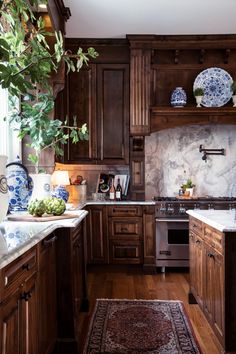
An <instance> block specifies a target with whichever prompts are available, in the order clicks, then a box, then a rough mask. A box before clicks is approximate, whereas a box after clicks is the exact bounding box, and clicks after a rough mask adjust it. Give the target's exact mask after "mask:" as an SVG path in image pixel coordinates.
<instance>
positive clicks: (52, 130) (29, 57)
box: [0, 0, 98, 172]
mask: <svg viewBox="0 0 236 354" xmlns="http://www.w3.org/2000/svg"><path fill="white" fill-rule="evenodd" d="M39 3H47V1H46V0H43V1H42V0H40V1H39V0H31V1H28V0H2V1H1V0H0V85H1V86H2V88H6V89H8V92H9V93H10V95H11V96H12V102H14V97H19V96H20V95H21V97H22V98H23V99H22V102H21V104H20V109H19V110H17V109H16V105H15V104H13V107H14V109H13V110H12V113H11V116H10V121H11V123H12V124H13V125H14V127H15V128H17V129H19V137H20V138H21V139H23V138H24V137H25V136H26V135H27V136H29V137H30V142H29V143H28V146H30V147H31V148H33V149H34V151H35V154H30V155H29V157H28V158H29V160H30V161H31V162H33V163H34V164H35V165H36V172H38V171H39V161H40V154H41V153H42V152H43V151H44V150H45V149H47V148H53V149H54V150H55V153H56V155H58V154H62V148H61V146H62V145H63V144H66V143H67V141H68V139H72V142H74V143H77V142H78V141H80V140H86V139H88V130H87V126H86V124H84V125H82V127H77V123H76V118H75V117H74V124H73V126H69V125H68V124H67V119H65V120H64V122H62V121H61V120H58V119H54V120H53V119H52V112H53V108H54V98H53V95H52V91H51V86H50V79H51V76H52V73H53V72H57V70H58V68H59V66H60V65H61V63H62V62H64V63H65V65H66V66H67V73H68V72H69V71H70V70H72V71H76V70H77V71H79V70H80V69H81V67H82V66H83V65H84V64H85V65H87V64H88V61H89V59H90V58H96V57H97V56H98V53H97V52H96V51H95V49H94V48H89V49H88V50H87V51H86V52H84V51H83V50H82V49H81V48H78V50H77V52H76V53H71V52H69V51H65V49H64V42H63V36H62V34H61V32H47V31H46V30H45V25H44V22H43V20H42V18H40V17H39V18H38V17H37V12H35V11H34V10H35V9H37V7H38V5H39ZM50 37H53V42H54V45H53V46H52V45H51V46H49V45H48V41H47V39H48V38H50ZM50 42H51V41H50Z"/></svg>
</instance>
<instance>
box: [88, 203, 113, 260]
mask: <svg viewBox="0 0 236 354" xmlns="http://www.w3.org/2000/svg"><path fill="white" fill-rule="evenodd" d="M87 209H88V211H89V215H88V217H87V230H88V238H87V239H88V263H108V242H107V215H106V207H105V206H102V205H96V206H91V207H88V208H87Z"/></svg>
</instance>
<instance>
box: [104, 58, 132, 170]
mask: <svg viewBox="0 0 236 354" xmlns="http://www.w3.org/2000/svg"><path fill="white" fill-rule="evenodd" d="M97 120H98V139H97V142H98V153H99V156H98V158H99V159H100V163H103V164H128V162H129V65H128V64H98V65H97Z"/></svg>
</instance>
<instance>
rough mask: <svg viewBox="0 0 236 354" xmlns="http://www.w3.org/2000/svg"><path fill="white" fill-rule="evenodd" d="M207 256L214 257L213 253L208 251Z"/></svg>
mask: <svg viewBox="0 0 236 354" xmlns="http://www.w3.org/2000/svg"><path fill="white" fill-rule="evenodd" d="M207 256H208V257H210V258H215V255H214V254H213V253H208V254H207Z"/></svg>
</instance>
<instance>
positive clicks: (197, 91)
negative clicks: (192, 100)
mask: <svg viewBox="0 0 236 354" xmlns="http://www.w3.org/2000/svg"><path fill="white" fill-rule="evenodd" d="M193 94H194V96H195V97H196V96H203V95H204V89H203V88H202V87H197V88H195V90H194V91H193Z"/></svg>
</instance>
